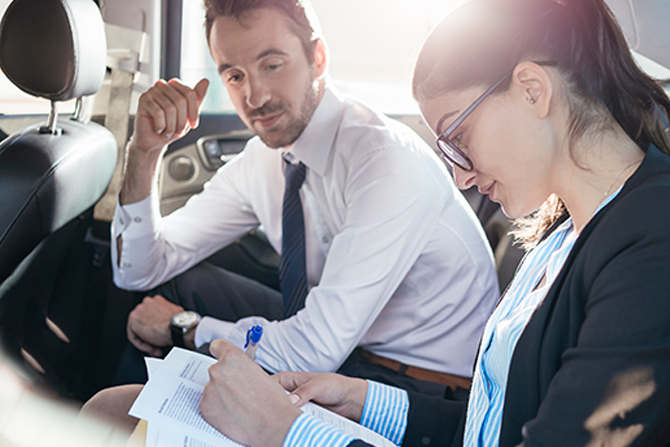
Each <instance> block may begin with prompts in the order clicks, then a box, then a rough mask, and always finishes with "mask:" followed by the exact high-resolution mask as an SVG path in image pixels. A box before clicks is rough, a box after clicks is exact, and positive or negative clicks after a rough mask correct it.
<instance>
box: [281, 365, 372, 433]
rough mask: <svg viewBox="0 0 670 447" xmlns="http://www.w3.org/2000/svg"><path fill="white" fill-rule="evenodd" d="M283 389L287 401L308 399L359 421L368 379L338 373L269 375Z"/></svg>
mask: <svg viewBox="0 0 670 447" xmlns="http://www.w3.org/2000/svg"><path fill="white" fill-rule="evenodd" d="M272 378H273V379H275V380H276V381H277V382H279V384H280V385H281V386H283V387H284V389H285V390H287V391H290V392H291V394H289V399H290V401H291V402H292V403H293V404H294V405H296V406H301V405H304V404H306V403H307V402H309V401H312V402H314V403H317V404H319V405H321V406H322V407H325V408H327V409H329V410H331V411H334V412H335V413H337V414H339V415H341V416H344V417H346V418H349V419H351V420H352V421H355V422H360V420H361V415H362V414H363V407H364V406H365V399H366V397H367V394H368V382H367V381H365V380H363V379H353V378H350V377H345V376H342V375H339V374H332V373H328V374H323V373H322V374H318V373H300V372H288V371H287V372H281V373H279V374H275V375H274V376H272Z"/></svg>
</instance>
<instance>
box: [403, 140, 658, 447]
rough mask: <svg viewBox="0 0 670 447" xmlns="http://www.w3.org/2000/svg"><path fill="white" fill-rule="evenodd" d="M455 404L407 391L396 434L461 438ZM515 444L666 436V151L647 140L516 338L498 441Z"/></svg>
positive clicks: (440, 441) (408, 441) (410, 438)
mask: <svg viewBox="0 0 670 447" xmlns="http://www.w3.org/2000/svg"><path fill="white" fill-rule="evenodd" d="M445 355H449V353H445ZM464 413H465V404H462V403H459V402H456V401H451V400H447V399H440V398H435V397H429V396H422V395H418V394H414V393H410V409H409V419H408V426H407V430H406V434H405V438H404V442H403V445H417V446H426V445H430V446H435V445H450V444H451V443H452V441H453V445H454V446H458V445H461V444H462V436H463V433H462V430H463V424H464ZM516 445H521V446H544V447H547V446H570V447H573V446H586V445H588V446H591V445H593V446H604V445H612V446H624V445H644V446H666V445H670V157H669V156H667V155H665V154H663V153H662V152H660V151H659V150H658V149H657V148H655V147H653V146H652V147H650V148H649V149H648V151H647V154H646V156H645V158H644V160H643V162H642V164H641V165H640V167H639V168H638V169H637V171H636V172H635V173H634V174H633V175H632V176H631V177H630V178H629V179H628V181H627V182H626V184H625V185H624V187H623V188H622V190H621V192H620V193H619V195H618V196H617V197H616V198H615V199H614V200H612V202H610V203H609V204H608V205H607V206H606V207H604V208H603V209H602V210H601V212H600V213H598V214H597V215H596V216H595V217H594V218H593V219H592V220H591V222H589V224H588V225H587V226H586V227H585V228H584V230H583V231H582V234H581V235H580V237H579V239H578V240H577V241H576V243H575V246H574V248H573V249H572V252H571V253H570V255H569V256H568V259H567V260H566V262H565V265H564V267H563V269H562V270H561V272H560V273H559V275H558V277H557V278H556V280H555V282H554V284H553V285H552V287H551V288H550V290H549V292H548V293H547V296H546V297H545V299H544V300H543V302H542V303H541V304H540V306H539V307H538V308H537V309H536V311H535V312H534V314H533V316H532V317H531V319H530V321H529V323H528V325H527V327H526V329H525V330H524V331H523V333H522V335H521V338H520V339H519V341H518V343H517V345H516V348H515V350H514V353H513V356H512V362H511V366H510V372H509V381H508V384H507V393H506V398H505V408H504V410H503V420H502V427H501V435H500V446H501V447H509V446H516Z"/></svg>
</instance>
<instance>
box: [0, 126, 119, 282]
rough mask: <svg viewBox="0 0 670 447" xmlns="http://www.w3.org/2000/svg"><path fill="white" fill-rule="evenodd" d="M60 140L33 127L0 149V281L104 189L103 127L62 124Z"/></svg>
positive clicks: (109, 146)
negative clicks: (42, 241) (43, 240)
mask: <svg viewBox="0 0 670 447" xmlns="http://www.w3.org/2000/svg"><path fill="white" fill-rule="evenodd" d="M58 126H59V127H60V128H61V129H62V130H63V132H62V134H61V135H60V136H53V135H48V134H40V132H39V127H40V126H39V125H37V126H32V127H29V128H27V129H25V130H23V131H21V132H19V133H16V134H14V135H12V136H10V137H9V138H7V139H6V140H5V141H4V142H3V143H2V145H0V282H2V281H4V280H5V278H7V276H9V274H10V273H11V272H12V270H13V269H14V268H15V267H16V266H17V265H18V263H19V262H20V261H21V260H22V259H23V258H24V257H25V256H26V255H27V254H28V253H30V251H31V250H32V249H33V248H34V247H35V246H37V244H38V243H39V242H40V241H41V240H42V239H44V238H45V237H46V236H48V235H49V234H51V233H53V232H55V231H56V230H57V229H59V228H61V227H62V226H63V225H65V224H66V223H67V222H69V221H70V220H72V219H73V218H75V217H77V216H78V215H79V214H81V213H82V212H84V211H85V210H86V209H88V208H90V207H91V206H93V205H94V204H95V202H97V201H98V199H99V198H100V197H101V196H102V194H103V193H104V192H105V190H106V189H107V185H108V183H109V180H110V179H111V175H112V172H113V170H114V166H115V164H116V155H117V150H116V140H115V139H114V137H113V135H112V134H111V133H110V132H108V131H107V130H106V129H104V128H103V127H101V126H99V125H97V124H93V123H89V124H83V123H80V122H77V121H73V120H68V119H64V120H62V121H61V122H59V124H58Z"/></svg>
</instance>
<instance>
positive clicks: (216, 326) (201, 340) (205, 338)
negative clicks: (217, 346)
mask: <svg viewBox="0 0 670 447" xmlns="http://www.w3.org/2000/svg"><path fill="white" fill-rule="evenodd" d="M237 332H239V331H238V330H237V328H236V327H235V323H231V322H229V321H221V320H217V319H216V318H212V317H203V318H202V320H200V323H198V326H196V328H195V338H194V342H195V346H196V347H198V348H199V347H200V346H202V345H203V344H205V343H211V342H212V341H213V340H216V339H217V338H223V339H225V340H228V341H229V342H231V343H232V344H234V345H235V346H237V347H238V348H240V349H241V348H242V347H243V346H244V341H243V340H244V335H246V334H244V335H242V336H241V337H240V335H241V334H237ZM240 341H242V343H241V344H240Z"/></svg>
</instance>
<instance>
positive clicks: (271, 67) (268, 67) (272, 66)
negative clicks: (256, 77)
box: [265, 62, 284, 71]
mask: <svg viewBox="0 0 670 447" xmlns="http://www.w3.org/2000/svg"><path fill="white" fill-rule="evenodd" d="M283 65H284V64H282V63H281V62H276V63H272V64H267V65H266V66H265V69H266V70H268V71H277V70H279V69H281V68H282V66H283Z"/></svg>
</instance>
